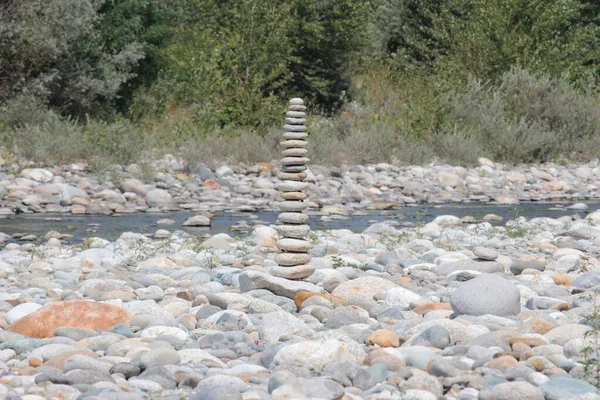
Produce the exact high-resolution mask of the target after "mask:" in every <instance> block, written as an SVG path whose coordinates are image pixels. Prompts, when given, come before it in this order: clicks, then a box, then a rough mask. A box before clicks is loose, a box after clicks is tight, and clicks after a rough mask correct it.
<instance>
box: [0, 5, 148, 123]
mask: <svg viewBox="0 0 600 400" xmlns="http://www.w3.org/2000/svg"><path fill="white" fill-rule="evenodd" d="M102 3H103V1H92V0H28V1H8V2H4V5H3V6H2V9H0V88H1V90H0V105H1V104H2V103H6V102H8V101H10V100H12V99H14V98H15V97H19V96H29V97H33V98H35V99H36V100H37V101H38V102H39V103H41V104H43V105H50V106H52V107H54V108H55V109H56V110H58V111H59V112H60V113H62V114H64V115H73V116H82V115H84V114H94V115H106V114H107V113H108V114H110V113H111V112H112V106H113V105H114V102H115V100H116V98H117V97H118V95H117V93H118V91H119V90H120V88H121V86H122V85H123V84H124V83H125V82H127V81H128V80H129V79H130V78H131V77H132V69H133V67H135V65H136V64H137V62H138V61H139V60H140V59H141V58H142V57H143V55H142V54H141V52H140V47H139V45H137V44H136V43H128V44H126V45H125V46H123V48H122V49H121V50H120V51H118V52H108V51H105V50H104V48H103V47H102V45H101V43H99V41H98V36H97V34H96V30H95V27H96V26H97V24H98V22H99V21H100V18H101V16H100V15H99V13H98V8H99V6H100V5H101V4H102Z"/></svg>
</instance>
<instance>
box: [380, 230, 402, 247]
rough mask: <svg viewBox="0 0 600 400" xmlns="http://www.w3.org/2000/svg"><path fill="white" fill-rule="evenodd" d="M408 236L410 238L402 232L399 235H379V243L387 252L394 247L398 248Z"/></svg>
mask: <svg viewBox="0 0 600 400" xmlns="http://www.w3.org/2000/svg"><path fill="white" fill-rule="evenodd" d="M409 236H410V233H409V232H407V231H402V232H400V233H397V234H393V235H390V234H387V235H381V238H380V239H379V242H380V243H381V244H383V245H384V246H385V247H386V248H387V249H388V250H389V251H392V250H394V249H395V248H396V247H398V245H399V244H400V243H402V242H403V241H405V240H406V239H408V237H409Z"/></svg>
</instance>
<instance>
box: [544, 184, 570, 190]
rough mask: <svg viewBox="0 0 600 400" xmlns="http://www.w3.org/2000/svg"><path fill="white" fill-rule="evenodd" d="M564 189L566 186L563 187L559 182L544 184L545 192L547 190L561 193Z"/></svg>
mask: <svg viewBox="0 0 600 400" xmlns="http://www.w3.org/2000/svg"><path fill="white" fill-rule="evenodd" d="M564 188H565V185H563V184H562V183H559V182H554V183H546V184H544V190H547V191H549V192H560V191H561V190H563V189H564Z"/></svg>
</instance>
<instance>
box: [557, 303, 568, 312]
mask: <svg viewBox="0 0 600 400" xmlns="http://www.w3.org/2000/svg"><path fill="white" fill-rule="evenodd" d="M554 309H555V310H557V311H569V310H570V309H571V305H570V304H569V303H560V304H558V305H557V306H556V307H554Z"/></svg>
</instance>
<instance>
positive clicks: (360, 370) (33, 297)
mask: <svg viewBox="0 0 600 400" xmlns="http://www.w3.org/2000/svg"><path fill="white" fill-rule="evenodd" d="M276 240H277V234H276V231H275V230H274V229H272V227H269V226H258V227H255V228H254V229H253V231H252V233H251V234H250V235H249V236H248V237H247V238H244V239H239V238H237V239H236V238H234V237H231V236H229V235H226V234H218V235H214V236H212V237H206V238H202V237H200V236H197V235H189V234H187V233H185V232H182V231H179V230H176V229H175V230H168V229H165V230H164V232H163V236H162V237H161V238H154V239H152V238H148V237H146V236H144V235H142V234H139V233H124V234H122V235H121V237H120V238H119V239H118V240H116V241H108V240H105V239H102V238H90V239H88V240H86V241H84V243H83V244H79V245H69V244H66V243H64V242H63V241H61V239H60V233H56V234H53V235H50V236H49V237H48V238H47V239H46V241H45V242H44V243H43V244H36V243H24V244H17V243H9V244H8V245H6V246H5V248H4V249H2V250H1V251H0V286H2V288H3V290H2V293H1V294H0V300H1V301H0V315H1V318H0V326H1V327H2V329H3V330H1V331H0V370H2V371H3V372H2V374H3V376H2V379H1V381H0V392H1V396H2V397H5V398H23V396H25V395H27V396H29V397H27V398H28V399H45V398H62V399H76V398H87V399H117V398H118V399H146V398H163V399H179V398H191V399H202V400H217V399H218V400H221V399H244V400H265V399H272V400H279V399H288V398H294V399H315V398H318V399H344V400H354V399H369V400H375V399H382V398H384V399H411V398H414V399H419V400H423V399H425V400H428V399H432V400H434V399H437V398H440V396H445V398H446V399H462V400H465V399H477V398H479V399H498V400H499V399H507V398H511V397H510V396H511V393H519V394H521V395H523V396H525V397H526V398H528V399H529V398H531V399H544V398H545V399H567V398H568V399H598V398H600V396H599V395H598V394H597V390H596V389H595V387H594V386H592V385H591V384H589V383H587V381H588V380H589V381H591V382H595V381H594V379H595V378H594V377H595V375H594V373H593V372H589V370H587V371H586V370H585V369H584V368H583V366H582V365H581V364H580V361H585V360H588V361H589V360H590V359H591V358H590V357H591V355H589V356H588V357H587V358H586V357H585V351H584V350H585V348H586V346H587V345H588V344H593V342H592V341H591V340H592V339H590V338H588V336H586V332H588V331H589V329H590V325H592V326H594V324H595V323H596V322H594V321H591V320H590V318H592V319H593V318H598V317H597V316H594V315H596V314H595V311H594V310H595V308H594V303H593V301H592V300H593V297H590V295H593V293H592V291H593V290H594V289H595V288H596V287H597V285H598V283H599V282H600V261H599V260H598V259H597V257H598V255H599V253H600V213H598V212H594V213H591V214H589V216H588V217H587V218H586V219H581V220H573V219H572V218H571V217H569V216H564V217H560V218H556V219H552V218H534V219H530V220H525V219H524V218H519V219H518V220H515V221H510V222H508V223H507V225H506V226H492V225H491V224H489V223H488V222H481V223H476V224H468V225H467V224H463V222H462V221H461V220H460V219H459V218H457V217H454V216H450V215H447V216H439V217H436V218H435V219H434V220H433V221H432V222H430V223H428V224H425V225H423V226H416V227H412V228H399V227H394V226H391V225H390V224H388V223H377V224H373V225H370V226H369V227H368V228H367V229H365V230H364V231H363V232H361V233H352V232H350V231H348V230H330V231H319V230H315V231H313V232H312V234H311V235H310V240H311V242H312V243H313V246H312V249H311V250H310V251H311V255H312V263H313V264H314V265H315V266H316V272H315V273H314V274H313V275H312V276H311V277H309V278H307V279H305V280H303V281H287V280H279V279H273V278H269V275H268V270H269V268H270V267H271V266H274V265H275V263H274V261H273V256H274V251H275V243H276ZM58 326H62V327H60V328H57V327H58ZM73 326H80V328H74V327H73ZM83 326H85V328H83ZM55 328H57V329H55ZM592 338H593V337H592ZM591 364H592V366H593V365H595V364H594V363H593V362H592V363H591ZM584 393H585V397H577V396H578V395H583V394H584Z"/></svg>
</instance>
